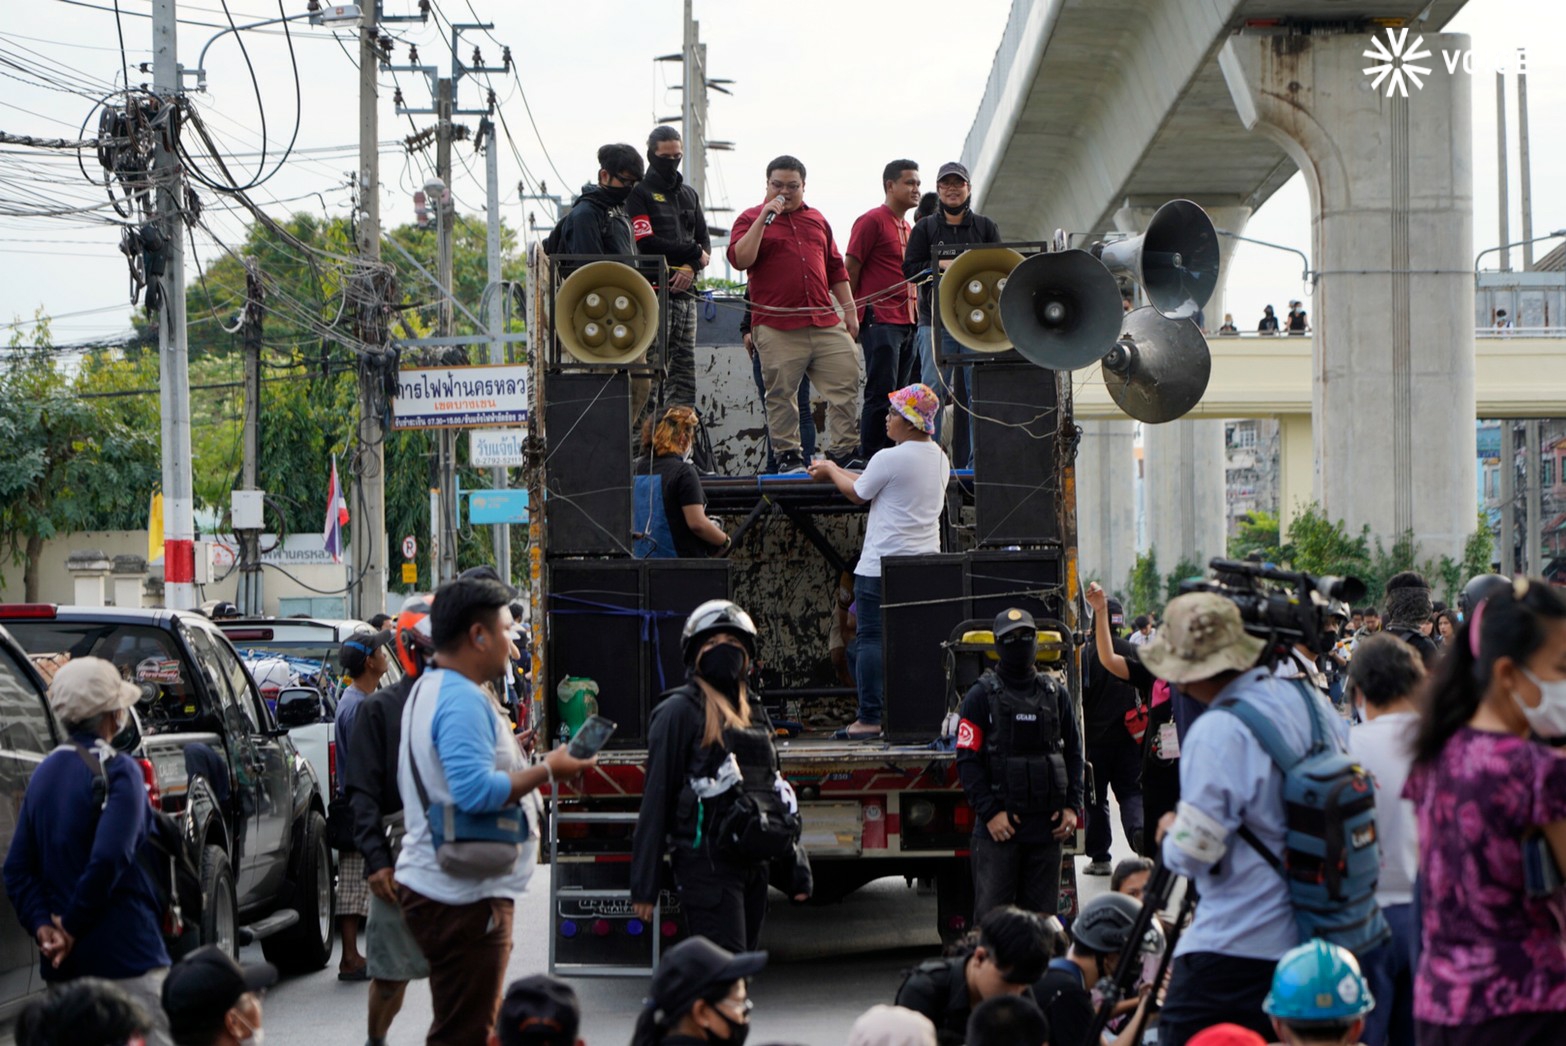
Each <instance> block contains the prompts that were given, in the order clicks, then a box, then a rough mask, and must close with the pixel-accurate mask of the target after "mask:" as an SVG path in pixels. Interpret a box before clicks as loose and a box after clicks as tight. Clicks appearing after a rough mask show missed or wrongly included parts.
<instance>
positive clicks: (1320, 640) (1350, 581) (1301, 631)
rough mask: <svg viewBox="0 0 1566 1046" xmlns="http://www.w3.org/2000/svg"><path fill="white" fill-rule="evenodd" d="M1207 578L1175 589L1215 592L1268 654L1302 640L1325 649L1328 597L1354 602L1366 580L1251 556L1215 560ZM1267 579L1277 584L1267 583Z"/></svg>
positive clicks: (1327, 644)
mask: <svg viewBox="0 0 1566 1046" xmlns="http://www.w3.org/2000/svg"><path fill="white" fill-rule="evenodd" d="M1207 565H1208V566H1209V567H1210V568H1211V569H1212V571H1213V573H1214V575H1215V576H1214V577H1213V579H1212V580H1210V581H1209V580H1206V579H1201V578H1191V579H1189V580H1186V581H1182V582H1181V583H1180V591H1181V592H1182V593H1185V592H1216V593H1217V594H1218V595H1220V596H1223V597H1224V598H1225V599H1227V600H1229V601H1230V602H1231V603H1233V604H1234V605H1235V606H1236V607H1238V608H1239V610H1240V620H1241V622H1243V623H1244V625H1245V631H1246V632H1248V633H1249V634H1251V635H1253V636H1257V637H1259V638H1261V639H1265V640H1267V641H1268V656H1269V657H1271V656H1272V655H1273V654H1274V653H1276V652H1279V651H1282V650H1287V649H1289V648H1291V647H1293V646H1294V645H1296V644H1299V643H1303V644H1305V645H1306V646H1307V647H1309V648H1310V649H1311V650H1314V651H1317V652H1318V653H1326V652H1327V651H1328V650H1329V649H1330V648H1331V645H1332V644H1331V640H1330V639H1329V638H1328V636H1327V628H1326V623H1327V611H1328V609H1329V608H1330V606H1331V605H1332V601H1333V600H1341V601H1343V602H1345V603H1349V604H1355V603H1358V602H1359V601H1360V600H1361V599H1363V598H1364V597H1365V584H1364V582H1362V581H1360V580H1359V579H1358V578H1354V577H1330V576H1325V577H1317V576H1315V575H1313V574H1306V573H1302V572H1297V571H1292V570H1284V569H1283V568H1282V567H1279V566H1277V565H1275V564H1272V563H1263V562H1259V561H1256V560H1237V559H1214V560H1211V561H1209V562H1208V564H1207ZM1266 582H1277V583H1278V584H1276V585H1269V584H1266Z"/></svg>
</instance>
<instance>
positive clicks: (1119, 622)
mask: <svg viewBox="0 0 1566 1046" xmlns="http://www.w3.org/2000/svg"><path fill="white" fill-rule="evenodd" d="M1104 609H1105V610H1107V611H1109V627H1110V628H1124V627H1125V624H1126V608H1125V607H1124V606H1122V605H1121V603H1120V600H1118V599H1108V600H1105V603H1104Z"/></svg>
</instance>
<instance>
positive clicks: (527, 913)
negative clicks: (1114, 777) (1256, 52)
mask: <svg viewBox="0 0 1566 1046" xmlns="http://www.w3.org/2000/svg"><path fill="white" fill-rule="evenodd" d="M1114 853H1115V857H1116V859H1117V860H1118V859H1119V858H1120V857H1122V856H1128V855H1129V854H1130V847H1129V846H1128V845H1127V844H1126V842H1125V840H1124V839H1123V838H1121V837H1120V828H1119V825H1118V824H1117V825H1116V826H1115V847H1114ZM1085 866H1086V859H1085V858H1078V859H1077V869H1078V873H1079V874H1078V889H1079V893H1080V897H1081V900H1082V901H1083V902H1086V901H1087V900H1089V899H1091V898H1092V897H1094V896H1097V895H1098V894H1099V893H1102V892H1103V891H1104V890H1106V889H1107V888H1108V879H1107V878H1090V877H1088V876H1084V875H1081V874H1080V873H1081V869H1082V868H1083V867H1085ZM548 876H549V869H548V867H547V866H546V867H541V868H539V869H538V870H537V871H536V873H535V874H534V876H533V881H532V883H531V885H530V887H529V889H528V893H527V895H526V897H524V898H523V900H522V901H521V902H520V903H519V904H518V907H517V916H516V934H515V947H514V948H513V950H512V953H511V964H510V967H509V969H508V970H507V980H508V981H509V980H510V979H512V978H515V977H521V976H525V975H527V974H530V973H538V972H541V971H543V970H544V969H546V968H547V965H548V944H549V938H548V933H549V928H548V885H549V879H548ZM773 901H774V903H773V905H772V907H771V910H770V912H769V913H768V918H767V923H766V927H765V928H764V930H763V931H762V947H764V948H765V949H767V950H768V951H769V952H770V953H771V957H772V959H771V963H770V964H769V966H768V967H767V969H766V971H765V972H763V973H762V974H761V976H759V977H758V978H757V979H756V981H755V983H754V985H753V987H752V992H751V994H752V996H753V997H754V999H755V1001H756V1008H755V1011H754V1012H753V1013H752V1015H751V1022H752V1025H753V1030H752V1032H751V1033H750V1041H751V1042H753V1043H756V1044H758V1046H765V1044H769V1043H795V1044H805V1046H840V1044H841V1043H843V1042H844V1041H845V1040H846V1039H847V1036H848V1030H849V1028H850V1026H851V1025H852V1024H853V1022H854V1019H855V1018H856V1017H858V1016H859V1014H861V1013H863V1012H864V1011H865V1010H866V1009H868V1008H869V1007H870V1006H872V1005H874V1004H876V1003H879V1002H891V1001H892V998H893V997H894V995H895V994H896V992H897V988H898V985H899V984H900V983H901V982H902V974H903V972H904V971H905V970H907V969H909V968H910V967H912V966H914V965H915V964H916V963H918V962H919V961H921V960H922V959H925V958H928V957H931V956H934V955H936V954H938V953H939V951H940V942H939V938H938V937H937V935H936V931H935V897H934V894H933V893H927V892H923V891H921V890H919V889H918V887H917V886H909V885H908V884H906V883H905V882H904V881H903V880H902V879H900V878H899V879H881V880H878V881H876V882H874V883H871V884H870V885H869V886H867V887H865V888H864V889H862V890H859V891H857V892H856V893H854V894H852V895H850V896H849V897H847V898H845V899H844V900H843V901H842V902H841V903H839V904H835V905H830V906H824V907H795V906H792V905H790V904H788V903H787V901H786V900H784V899H783V897H782V896H781V895H780V894H777V893H774V894H773ZM241 958H242V960H243V961H246V962H259V961H261V949H260V947H259V946H252V947H250V948H247V949H246V950H245V952H244V954H243V955H242V956H241ZM572 983H573V984H574V986H575V987H576V990H577V993H578V995H579V996H580V998H581V1001H582V1010H583V1017H582V1037H583V1039H584V1040H586V1042H587V1043H588V1046H603V1044H611V1043H612V1044H621V1043H627V1042H629V1041H630V1038H631V1030H632V1028H633V1026H634V1024H635V1021H636V1013H637V1010H638V1009H639V1008H640V1006H641V1001H642V998H643V996H644V994H645V992H646V982H645V980H643V979H641V978H624V979H621V978H592V979H583V978H578V979H574V980H573V981H572ZM366 991H367V986H366V985H364V984H362V983H360V984H345V983H342V982H340V981H338V980H337V964H336V959H335V957H334V959H333V961H332V963H331V965H329V966H328V967H327V968H326V969H325V970H322V971H321V972H319V973H315V974H311V975H309V976H304V977H293V978H289V979H287V980H285V981H284V982H283V983H281V984H279V985H278V986H277V987H275V988H273V989H272V990H271V991H270V992H269V993H268V994H267V997H266V1001H265V1010H264V1022H263V1023H264V1026H265V1028H266V1034H267V1038H268V1040H269V1041H270V1042H272V1043H282V1044H288V1043H299V1044H309V1046H317V1044H320V1046H327V1044H341V1046H358V1044H360V1043H363V1042H364V1037H365V1030H364V1028H365V1025H364V1019H365V995H366ZM429 1018H430V996H429V990H428V988H427V986H426V985H424V984H423V983H415V984H413V985H411V986H410V987H409V989H408V997H407V1004H406V1006H405V1007H404V1009H403V1012H402V1014H401V1015H400V1016H399V1017H398V1018H397V1022H396V1024H395V1025H393V1027H392V1031H391V1035H390V1037H389V1042H390V1043H391V1044H392V1046H415V1044H417V1043H421V1042H423V1039H424V1032H425V1030H426V1028H427V1027H428V1024H429ZM11 1043H12V1040H11V1038H10V1036H9V1033H8V1029H7V1030H0V1046H11Z"/></svg>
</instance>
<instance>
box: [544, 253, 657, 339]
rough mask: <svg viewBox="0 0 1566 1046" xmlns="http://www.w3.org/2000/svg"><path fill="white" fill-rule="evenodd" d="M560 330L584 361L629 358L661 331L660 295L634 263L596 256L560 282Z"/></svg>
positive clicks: (557, 328) (557, 317)
mask: <svg viewBox="0 0 1566 1046" xmlns="http://www.w3.org/2000/svg"><path fill="white" fill-rule="evenodd" d="M555 333H556V334H557V335H558V336H559V338H560V347H561V348H563V349H565V350H566V351H567V352H569V353H570V354H571V355H572V356H574V357H575V358H576V359H577V360H579V361H581V362H582V363H596V364H615V363H630V362H631V361H632V360H634V359H636V358H637V357H638V356H640V355H641V354H642V353H643V352H646V351H647V348H648V346H650V345H651V344H652V343H653V339H654V338H655V337H657V335H658V295H657V293H656V292H654V291H653V289H652V285H651V284H650V283H648V282H647V279H646V277H644V276H643V275H642V274H641V273H639V272H637V271H636V270H635V269H633V268H631V267H630V266H629V265H622V264H621V263H620V262H612V261H600V262H591V263H589V264H587V265H584V266H582V267H581V268H580V269H578V270H576V271H575V272H573V273H572V274H571V275H570V276H569V277H567V278H566V281H565V282H564V283H562V284H561V285H560V290H559V292H558V293H557V294H556V295H555Z"/></svg>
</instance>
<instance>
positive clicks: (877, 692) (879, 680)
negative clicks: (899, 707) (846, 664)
mask: <svg viewBox="0 0 1566 1046" xmlns="http://www.w3.org/2000/svg"><path fill="white" fill-rule="evenodd" d="M854 603H855V607H856V609H857V611H858V616H859V635H858V639H857V641H858V643H859V649H858V651H856V652H855V654H854V661H855V666H854V667H855V672H854V681H855V683H856V684H857V685H858V687H859V721H860V722H861V723H874V724H876V725H877V726H879V725H880V724H881V713H882V709H883V707H884V703H883V700H882V693H881V691H882V688H883V686H884V682H885V680H884V672H883V669H882V666H881V579H880V578H878V577H865V576H864V575H862V574H855V575H854Z"/></svg>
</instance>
